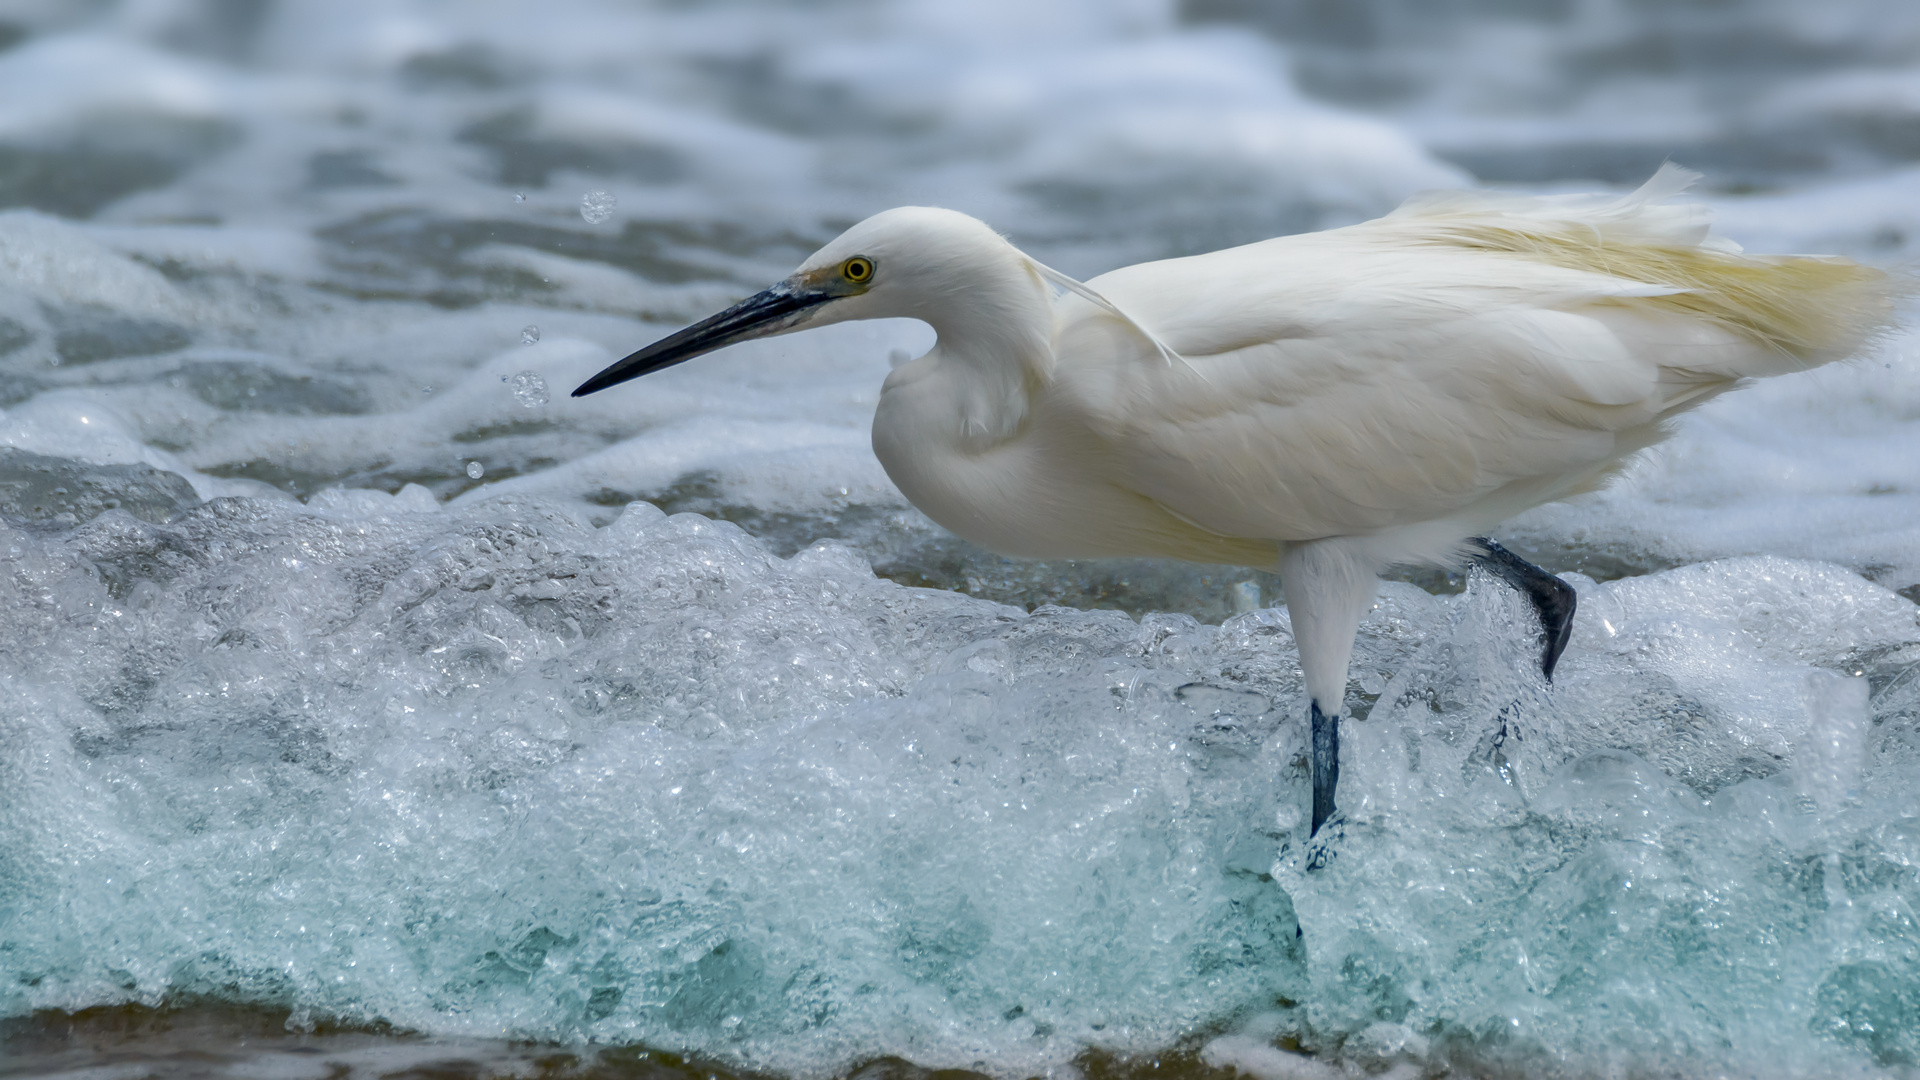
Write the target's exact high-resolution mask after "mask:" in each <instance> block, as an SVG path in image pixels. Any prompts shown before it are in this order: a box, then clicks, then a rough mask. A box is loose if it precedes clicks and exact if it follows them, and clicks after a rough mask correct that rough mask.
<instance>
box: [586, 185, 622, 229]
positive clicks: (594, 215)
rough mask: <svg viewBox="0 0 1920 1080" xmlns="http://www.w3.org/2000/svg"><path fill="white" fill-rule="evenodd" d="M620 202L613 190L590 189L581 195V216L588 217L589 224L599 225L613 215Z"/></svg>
mask: <svg viewBox="0 0 1920 1080" xmlns="http://www.w3.org/2000/svg"><path fill="white" fill-rule="evenodd" d="M618 204H619V200H618V199H615V198H614V197H613V192H611V191H589V192H587V193H586V194H585V195H582V196H580V216H581V217H583V218H586V219H587V224H589V225H598V224H600V223H601V222H603V221H605V220H607V219H608V218H610V217H612V216H613V208H614V207H615V206H616V205H618Z"/></svg>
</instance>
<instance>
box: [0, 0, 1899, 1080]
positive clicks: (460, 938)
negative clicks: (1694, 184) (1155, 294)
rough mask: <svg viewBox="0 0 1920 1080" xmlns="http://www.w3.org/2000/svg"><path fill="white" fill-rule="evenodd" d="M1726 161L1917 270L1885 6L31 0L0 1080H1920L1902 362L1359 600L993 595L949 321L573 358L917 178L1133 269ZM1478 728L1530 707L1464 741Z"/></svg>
mask: <svg viewBox="0 0 1920 1080" xmlns="http://www.w3.org/2000/svg"><path fill="white" fill-rule="evenodd" d="M1666 160H1674V161H1678V162H1680V163H1682V164H1685V165H1687V166H1690V167H1693V168H1696V169H1700V170H1702V171H1703V172H1704V173H1705V174H1706V178H1705V181H1704V183H1703V185H1702V188H1701V191H1700V197H1701V198H1702V199H1704V200H1705V201H1706V202H1708V203H1709V204H1710V205H1712V206H1713V208H1714V209H1715V210H1716V212H1717V214H1718V216H1719V221H1720V231H1721V232H1722V233H1724V234H1725V235H1727V236H1729V237H1731V238H1733V239H1735V240H1738V241H1740V242H1741V243H1743V244H1745V245H1747V246H1748V247H1749V248H1750V249H1752V250H1758V251H1782V252H1786V251H1794V252H1802V251H1807V252H1824V253H1838V254H1844V255H1849V256H1852V257H1854V258H1857V259H1862V260H1865V261H1868V262H1872V263H1876V264H1880V265H1886V266H1890V267H1900V266H1903V265H1910V264H1911V262H1912V260H1913V257H1914V249H1915V244H1916V240H1915V238H1916V237H1920V6H1916V5H1914V4H1913V3H1911V2H1910V0H1827V2H1824V3H1821V4H1818V5H1814V4H1806V3H1802V2H1799V0H1440V2H1435V0H1182V2H1174V0H1100V2H1096V0H1059V2H1049V3H1033V2H1021V3H1014V2H1005V0H977V2H973V3H966V4H956V3H951V2H942V0H891V2H881V0H812V2H793V3H770V2H758V0H716V2H711V3H699V2H694V0H655V2H650V3H643V2H614V0H549V2H546V3H542V4H524V3H513V2H508V0H464V2H444V3H435V2H430V0H120V2H114V0H4V2H0V410H4V411H3V412H0V591H3V592H4V600H0V1076H6V1077H15V1076H29V1075H46V1074H61V1075H73V1076H80V1075H86V1076H90V1077H91V1076H102V1077H104V1076H113V1077H136V1076H203V1075H205V1076H213V1075H220V1076H255V1075H273V1076H276V1077H285V1078H296V1077H308V1076H311V1077H315V1078H320V1077H329V1076H331V1077H339V1076H349V1075H351V1076H371V1075H419V1076H427V1075H463V1076H472V1075H491V1074H509V1073H510V1074H515V1075H606V1076H612V1075H647V1076H661V1077H662V1078H663V1080H664V1078H665V1077H666V1076H668V1075H671V1076H674V1077H678V1076H682V1075H684V1076H687V1077H689V1078H704V1077H706V1076H708V1075H709V1074H710V1073H712V1074H717V1073H722V1072H726V1073H734V1074H741V1073H745V1074H755V1075H767V1076H777V1077H805V1078H811V1077H825V1076H830V1075H844V1074H846V1073H848V1072H849V1071H853V1070H859V1071H860V1072H861V1074H862V1075H863V1076H867V1077H870V1078H872V1080H899V1078H914V1077H921V1076H924V1075H925V1074H924V1073H923V1072H922V1071H920V1070H925V1069H934V1070H940V1069H961V1070H970V1071H972V1072H977V1073H984V1074H987V1075H989V1076H992V1077H1006V1078H1012V1077H1026V1076H1034V1075H1045V1076H1048V1077H1053V1078H1056V1080H1077V1078H1081V1077H1086V1078H1091V1080H1104V1078H1109V1077H1134V1076H1142V1077H1143V1076H1145V1075H1147V1074H1148V1073H1153V1074H1154V1075H1167V1074H1168V1073H1169V1072H1175V1073H1181V1074H1183V1075H1195V1076H1198V1075H1224V1073H1225V1071H1226V1070H1232V1069H1237V1070H1239V1071H1241V1072H1244V1073H1250V1074H1252V1075H1255V1076H1258V1077H1261V1078H1263V1080H1281V1078H1291V1077H1313V1078H1320V1077H1329V1078H1330V1077H1334V1076H1355V1075H1363V1074H1365V1075H1390V1076H1393V1077H1396V1078H1411V1077H1416V1076H1438V1075H1500V1076H1506V1075H1528V1076H1569V1077H1572V1076H1655V1075H1688V1076H1692V1075H1702V1076H1704V1075H1729V1076H1731V1075H1740V1076H1755V1077H1776V1076H1821V1077H1837V1076H1862V1077H1867V1076H1911V1075H1914V1070H1915V1069H1916V1068H1920V924H1916V921H1915V920H1916V914H1915V910H1916V907H1917V906H1920V784H1917V783H1916V780H1920V728H1917V727H1916V725H1920V620H1917V619H1916V613H1917V612H1920V608H1917V607H1916V605H1915V600H1916V599H1917V598H1920V369H1917V368H1916V358H1915V346H1914V339H1913V337H1912V336H1911V335H1904V336H1896V337H1895V338H1893V339H1892V340H1890V341H1888V342H1886V343H1885V344H1884V345H1883V346H1882V347H1881V348H1880V349H1879V350H1878V351H1877V352H1875V353H1874V354H1873V355H1871V356H1868V357H1865V358H1863V359H1861V360H1859V361H1856V362H1854V363H1852V364H1850V365H1846V366H1844V367H1838V368H1834V369H1828V370H1822V371H1817V372H1811V373H1807V374H1804V375H1799V376H1793V377H1789V378H1782V379H1777V380H1772V381H1770V382H1768V383H1767V384H1765V385H1763V386H1760V387H1757V388H1754V389H1752V390H1748V391H1743V392H1741V393H1739V394H1735V395H1731V396H1729V397H1726V398H1723V399H1721V400H1719V401H1716V402H1714V403H1713V404H1712V405H1710V406H1708V407H1707V408H1705V409H1703V410H1701V411H1700V412H1699V413H1698V414H1695V415H1692V416H1690V417H1688V418H1687V419H1686V420H1685V421H1684V422H1683V423H1682V424H1681V426H1680V430H1679V433H1678V435H1677V436H1676V437H1675V439H1674V440H1673V441H1672V442H1671V443H1669V444H1667V445H1666V446H1663V447H1662V448H1659V449H1658V450H1657V451H1655V452H1654V453H1653V454H1651V455H1650V456H1649V457H1648V458H1647V459H1646V460H1645V461H1644V462H1643V463H1642V464H1641V465H1640V466H1639V467H1637V468H1636V469H1635V470H1634V471H1633V473H1632V474H1631V475H1630V476H1629V477H1628V478H1627V479H1626V480H1625V481H1624V482H1623V483H1621V484H1619V485H1617V486H1616V487H1614V488H1612V489H1610V490H1608V491H1606V492H1602V493H1599V494H1598V495H1594V496H1590V497H1586V498H1584V499H1582V500H1579V501H1578V502H1576V503H1572V504H1568V505H1564V506H1556V507H1547V508H1542V509H1540V510H1537V511H1535V512H1533V513H1531V514H1529V515H1527V516H1526V517H1524V518H1522V519H1520V520H1519V521H1516V522H1515V523H1513V525H1512V526H1511V528H1510V530H1509V531H1508V533H1506V534H1504V535H1505V536H1506V537H1508V538H1510V540H1511V545H1512V546H1513V547H1515V548H1516V549H1517V550H1520V551H1522V552H1524V553H1526V554H1528V555H1529V556H1530V557H1534V558H1536V559H1538V560H1540V561H1542V562H1543V563H1545V564H1546V565H1548V566H1549V567H1550V568H1552V569H1555V570H1558V571H1564V572H1567V573H1568V574H1569V575H1571V577H1570V580H1573V581H1574V582H1575V584H1576V585H1577V586H1578V588H1579V589H1580V591H1581V612H1582V614H1581V617H1580V622H1579V624H1578V629H1577V631H1576V637H1575V640H1574V644H1573V646H1572V648H1571V649H1570V651H1569V652H1568V654H1567V656H1566V659H1565V660H1564V661H1563V662H1562V666H1561V669H1560V675H1559V679H1558V681H1557V682H1556V683H1555V685H1554V686H1553V687H1552V689H1551V691H1549V690H1548V688H1547V687H1545V686H1544V685H1543V684H1540V683H1538V681H1537V680H1535V679H1532V678H1530V677H1529V676H1528V674H1527V670H1528V667H1529V664H1528V662H1527V660H1526V658H1525V656H1524V655H1523V653H1524V652H1525V649H1524V648H1523V643H1524V641H1525V639H1526V638H1527V636H1528V634H1529V630H1528V629H1527V628H1528V626H1529V624H1528V622H1527V618H1528V616H1527V614H1526V612H1525V610H1524V608H1522V607H1521V606H1520V605H1518V604H1517V603H1516V602H1515V601H1514V600H1513V598H1512V597H1510V596H1508V595H1507V594H1505V593H1504V592H1502V590H1500V589H1498V588H1496V587H1492V586H1490V585H1488V584H1486V583H1484V582H1478V581H1465V582H1463V581H1461V580H1458V579H1452V580H1449V579H1447V578H1445V577H1444V576H1441V575H1426V576H1422V577H1416V578H1415V579H1413V580H1411V581H1408V582H1398V583H1393V584H1390V585H1388V586H1387V587H1386V588H1385V589H1384V590H1383V592H1382V594H1381V602H1380V604H1379V605H1378V607H1377V609H1376V611H1375V612H1374V614H1373V616H1372V617H1370V619H1369V621H1368V622H1367V624H1366V626H1365V627H1364V628H1363V633H1362V638H1361V642H1360V645H1359V651H1358V654H1357V658H1356V663H1355V665H1354V680H1353V683H1352V685H1351V687H1350V693H1349V701H1350V703H1351V705H1352V708H1353V709H1354V710H1355V711H1356V712H1357V713H1358V714H1359V715H1361V716H1363V717H1365V719H1364V720H1363V721H1362V722H1360V723H1358V724H1355V725H1353V731H1352V734H1350V735H1349V741H1350V743H1351V744H1352V745H1351V746H1350V747H1349V762H1350V765H1349V769H1348V774H1347V787H1346V789H1345V790H1344V791H1343V795H1344V796H1345V801H1346V802H1347V804H1348V806H1347V809H1348V812H1349V814H1350V815H1352V817H1353V819H1354V823H1353V825H1352V826H1351V828H1350V829H1349V832H1348V837H1347V841H1346V848H1345V849H1344V853H1343V856H1342V857H1341V858H1340V859H1339V860H1338V861H1337V862H1336V863H1335V864H1334V865H1333V866H1332V867H1330V868H1328V869H1327V870H1325V871H1322V872H1318V873H1315V874H1312V875H1308V874H1305V873H1303V872H1302V871H1301V868H1300V866H1299V859H1298V848H1299V844H1300V841H1301V838H1302V829H1303V821H1302V819H1303V814H1302V812H1301V810H1302V807H1303V805H1304V800H1305V784H1306V777H1305V772H1304V764H1303V762H1302V760H1301V757H1300V754H1301V749H1302V745H1303V740H1304V732H1303V730H1302V723H1301V721H1300V714H1301V712H1302V703H1301V688H1300V681H1299V673H1298V670H1297V667H1296V666H1295V664H1294V659H1293V657H1294V653H1293V649H1292V644H1291V633H1290V629H1289V625H1288V623H1287V619H1286V613H1285V609H1284V608H1283V607H1278V606H1275V605H1279V604H1280V603H1281V602H1282V600H1283V597H1282V595H1281V593H1280V591H1279V587H1278V585H1279V583H1278V582H1277V580H1276V579H1274V578H1273V577H1272V576H1270V575H1266V574H1261V573H1255V572H1250V571H1246V570H1240V569H1234V568H1226V567H1197V568H1196V567H1181V566H1172V565H1163V564H1157V563H1153V562H1145V561H1143V562H1117V563H1042V564H1029V563H1016V562H1011V561H1008V560H1004V559H1000V558H997V557H995V556H992V555H991V554H989V553H986V552H983V551H980V550H978V549H975V548H972V547H970V546H969V545H967V544H965V543H963V542H960V541H958V540H956V539H954V538H953V537H951V536H949V535H947V534H945V533H943V532H942V531H941V530H939V529H938V528H937V527H935V526H933V525H932V524H931V523H930V522H928V521H927V520H926V519H925V518H924V517H922V516H921V515H919V514H918V513H917V512H915V511H914V510H913V509H912V508H911V507H909V506H907V505H906V504H905V503H904V501H903V500H902V499H901V498H900V496H899V494H898V493H897V492H896V491H895V490H894V489H893V488H892V486H891V485H890V484H889V482H888V481H887V479H886V477H885V475H884V474H883V473H882V472H881V471H880V469H879V467H878V465H877V464H876V463H875V462H874V461H873V459H872V456H871V454H870V452H869V450H868V448H867V435H866V429H867V425H868V423H869V421H870V419H871V413H872V409H873V405H874V402H875V400H876V398H877V394H878V390H879V386H880V382H881V380H882V378H883V377H884V375H885V373H886V371H887V370H888V365H889V363H890V362H895V361H897V360H898V359H899V358H901V357H903V356H906V355H912V354H917V352H918V351H920V350H923V349H924V348H925V347H926V346H927V345H928V344H929V342H930V340H931V334H930V332H929V331H927V330H926V329H925V328H924V327H920V326H918V325H917V324H906V323H900V324H891V323H890V324H859V325H852V326H841V327H836V328H833V329H831V330H826V331H821V332H818V333H814V334H809V335H803V336H801V337H796V338H783V339H778V340H774V341H767V342H759V343H755V344H751V345H747V346H742V347H740V348H737V349H733V350H729V351H727V352H724V353H721V354H717V355H714V356H711V357H707V358H704V359H702V360H701V361H700V362H698V363H695V364H689V365H686V366H683V367H679V368H675V369H673V370H671V371H668V372H665V373H662V374H660V375H657V376H654V377H651V378H649V379H648V380H647V381H646V382H645V383H644V384H636V385H635V386H632V387H623V388H621V389H620V390H619V391H616V392H613V393H608V394H604V395H597V396H595V397H592V398H589V399H583V400H579V401H575V400H571V399H569V398H567V397H566V394H567V391H569V390H570V389H571V388H572V387H573V386H574V385H576V384H577V383H578V382H579V381H580V380H582V379H583V378H585V377H586V376H587V375H590V374H591V373H593V372H594V371H596V370H598V369H599V368H600V367H602V366H603V365H605V364H606V363H608V362H610V361H611V360H612V359H614V358H616V357H618V356H621V355H624V354H625V353H626V352H628V351H630V350H631V349H633V348H635V347H637V346H639V345H641V344H644V343H646V342H648V341H650V340H652V339H653V338H654V337H655V336H657V335H659V334H661V333H663V332H665V331H667V330H670V329H672V328H674V327H676V326H678V325H681V324H684V323H685V322H687V321H690V320H691V319H693V318H696V317H698V316H701V315H704V314H706V313H708V312H710V311H712V310H714V309H717V308H718V307H720V306H722V305H724V304H726V303H728V302H731V301H732V300H734V299H737V298H739V297H740V296H743V295H745V294H746V293H748V292H751V291H753V290H755V289H758V288H760V287H761V286H763V285H765V284H767V283H768V282H771V281H773V280H775V279H777V278H778V277H780V276H782V275H784V274H785V273H786V272H787V271H788V270H789V269H791V267H792V266H793V265H794V264H795V263H797V262H798V261H799V260H800V259H801V258H802V257H804V256H805V255H806V254H807V253H808V252H810V251H811V250H813V248H814V247H816V246H817V245H819V244H820V243H822V242H824V241H826V240H827V239H830V238H831V237H832V236H833V235H835V234H836V233H837V232H838V231H839V230H840V229H842V228H844V227H845V226H846V225H848V224H851V223H852V222H854V221H857V220H859V219H860V218H862V217H864V216H866V215H867V214H869V213H872V212H874V211H877V210H880V209H883V208H886V207H889V206H893V205H898V204H907V203H922V204H936V205H946V206H951V207H954V208H957V209H961V210H965V211H967V212H970V213H973V214H975V215H977V216H979V217H982V218H983V219H985V220H987V221H989V222H991V223H993V224H994V225H995V226H996V227H998V228H1000V229H1002V230H1004V231H1006V232H1007V233H1008V234H1009V235H1010V236H1011V237H1012V238H1013V240H1014V241H1015V242H1016V243H1019V244H1020V245H1022V246H1023V247H1025V248H1026V249H1027V250H1029V251H1031V252H1032V253H1034V254H1035V255H1036V256H1037V257H1039V258H1041V259H1043V260H1045V261H1047V262H1050V263H1052V264H1053V265H1056V266H1058V267H1060V268H1061V269H1063V270H1066V271H1068V272H1070V273H1074V274H1077V275H1082V276H1088V275H1091V274H1094V273H1098V272H1100V271H1102V270H1105V269H1108V268H1110V267H1112V266H1115V265H1118V264H1121V263H1125V262H1131V261H1137V260H1141V259H1148V258H1155V257H1162V256H1168V255H1177V254H1183V253H1191V252H1196V251H1203V250H1208V249H1212V248H1216V247H1221V246H1225V245H1230V244H1234V243H1240V242H1246V241H1252V240H1258V239H1263V238H1265V237H1267V236H1270V235H1274V234H1277V233H1282V232H1290V231H1298V230H1304V229H1314V228H1322V227H1329V226H1335V225H1340V224H1345V223H1349V222H1353V221H1358V220H1362V219H1365V218H1368V217H1372V216H1375V215H1377V214H1380V213H1383V212H1385V211H1387V210H1390V209H1391V208H1392V207H1393V206H1394V205H1396V204H1397V203H1398V202H1399V201H1400V200H1401V199H1403V198H1405V197H1406V196H1408V195H1410V194H1413V193H1415V192H1417V191H1421V190H1425V189H1430V188H1436V187H1451V186H1461V185H1472V184H1477V183H1492V184H1501V185H1509V186H1517V187H1523V188H1526V189H1528V190H1547V191H1557V190H1580V189H1592V188H1597V187H1616V188H1618V187H1630V186H1632V185H1635V184H1637V183H1638V182H1639V181H1640V180H1642V179H1644V178H1645V177H1646V176H1648V175H1649V174H1651V173H1652V171H1653V170H1654V169H1655V168H1656V167H1658V165H1659V164H1660V163H1661V162H1662V161H1666ZM1502 714H1504V715H1505V716H1506V718H1507V719H1506V722H1507V724H1508V725H1509V729H1510V731H1511V733H1512V735H1513V736H1515V737H1513V738H1509V739H1508V740H1506V741H1504V742H1502V741H1500V740H1498V739H1496V738H1495V737H1494V733H1495V731H1497V730H1498V729H1499V721H1498V719H1497V717H1499V716H1501V715H1502Z"/></svg>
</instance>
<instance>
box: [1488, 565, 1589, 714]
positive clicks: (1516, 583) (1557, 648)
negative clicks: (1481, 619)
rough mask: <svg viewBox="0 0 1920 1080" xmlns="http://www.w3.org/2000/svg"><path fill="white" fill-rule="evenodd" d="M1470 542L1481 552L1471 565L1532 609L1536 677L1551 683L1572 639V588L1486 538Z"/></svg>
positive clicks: (1575, 598) (1573, 596) (1573, 599)
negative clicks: (1536, 626) (1536, 631)
mask: <svg viewBox="0 0 1920 1080" xmlns="http://www.w3.org/2000/svg"><path fill="white" fill-rule="evenodd" d="M1470 542H1471V543H1473V544H1475V545H1477V546H1479V547H1480V548H1481V551H1482V553H1481V554H1479V555H1475V556H1474V559H1473V561H1474V563H1475V564H1476V565H1478V566H1480V567H1481V568H1482V569H1484V570H1486V571H1487V572H1488V573H1490V574H1493V575H1494V576H1495V577H1498V578H1499V579H1500V580H1502V581H1504V582H1506V583H1507V584H1509V585H1511V586H1513V587H1514V588H1516V589H1518V590H1520V592H1521V594H1522V595H1524V596H1525V597H1526V598H1527V600H1528V602H1529V603H1531V604H1532V605H1533V610H1534V614H1536V615H1538V616H1539V617H1540V641H1541V655H1540V674H1541V675H1543V676H1545V677H1546V680H1547V681H1548V682H1552V681H1553V666H1554V665H1555V664H1557V663H1559V662H1560V654H1561V653H1563V652H1565V651H1566V649H1567V640H1568V639H1569V638H1571V637H1572V636H1573V610H1574V606H1575V604H1576V603H1577V601H1578V599H1579V598H1578V596H1577V595H1576V594H1575V593H1574V591H1573V586H1571V585H1569V584H1567V583H1566V582H1564V581H1561V580H1560V579H1559V578H1557V577H1555V576H1553V575H1552V574H1549V573H1547V572H1546V571H1545V570H1542V569H1541V568H1540V567H1538V566H1535V565H1533V564H1532V563H1530V562H1528V561H1527V560H1525V559H1523V558H1521V557H1520V556H1518V555H1515V554H1514V553H1513V552H1511V551H1508V550H1507V549H1506V548H1504V547H1501V546H1500V544H1499V543H1498V542H1496V541H1494V540H1490V539H1488V538H1487V537H1484V536H1476V537H1473V538H1472V540H1471V541H1470Z"/></svg>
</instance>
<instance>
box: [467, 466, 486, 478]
mask: <svg viewBox="0 0 1920 1080" xmlns="http://www.w3.org/2000/svg"><path fill="white" fill-rule="evenodd" d="M485 475H487V467H486V466H485V465H482V464H480V463H479V462H477V461H469V462H467V478H468V479H471V480H478V479H480V478H481V477H483V476H485Z"/></svg>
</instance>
